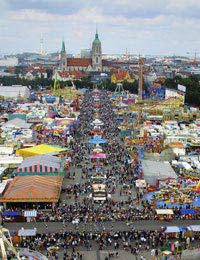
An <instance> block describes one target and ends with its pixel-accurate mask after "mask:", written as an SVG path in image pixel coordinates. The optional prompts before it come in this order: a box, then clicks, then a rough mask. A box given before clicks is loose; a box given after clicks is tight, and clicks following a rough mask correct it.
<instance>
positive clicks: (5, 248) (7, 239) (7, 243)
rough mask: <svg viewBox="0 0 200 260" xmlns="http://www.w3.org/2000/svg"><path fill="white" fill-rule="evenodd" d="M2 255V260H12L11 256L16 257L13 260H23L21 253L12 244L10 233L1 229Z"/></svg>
mask: <svg viewBox="0 0 200 260" xmlns="http://www.w3.org/2000/svg"><path fill="white" fill-rule="evenodd" d="M0 248H1V251H0V255H1V259H2V260H7V259H10V258H8V257H10V254H12V255H14V258H13V259H18V260H21V259H22V258H21V257H20V255H19V252H18V251H17V250H16V249H15V247H14V246H13V243H12V239H11V236H10V232H9V230H8V229H6V228H2V227H1V228H0Z"/></svg>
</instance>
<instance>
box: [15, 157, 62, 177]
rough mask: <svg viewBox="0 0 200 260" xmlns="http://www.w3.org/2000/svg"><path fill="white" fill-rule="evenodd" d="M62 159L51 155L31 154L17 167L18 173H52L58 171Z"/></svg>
mask: <svg viewBox="0 0 200 260" xmlns="http://www.w3.org/2000/svg"><path fill="white" fill-rule="evenodd" d="M61 164H62V159H61V158H58V157H55V156H53V155H47V154H45V155H38V156H31V157H28V158H26V159H24V161H23V162H22V164H21V165H20V166H19V167H18V169H17V172H19V173H36V174H37V173H52V172H54V173H55V172H59V171H60V169H61V167H62V165H61Z"/></svg>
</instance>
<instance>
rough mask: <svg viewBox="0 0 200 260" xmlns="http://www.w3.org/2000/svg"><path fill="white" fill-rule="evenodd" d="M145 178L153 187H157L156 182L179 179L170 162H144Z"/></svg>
mask: <svg viewBox="0 0 200 260" xmlns="http://www.w3.org/2000/svg"><path fill="white" fill-rule="evenodd" d="M142 171H143V178H144V179H145V180H146V182H147V183H148V184H150V185H151V186H155V185H156V180H162V179H167V178H177V175H176V173H175V171H174V169H173V168H172V167H171V165H170V163H169V162H161V161H151V160H142Z"/></svg>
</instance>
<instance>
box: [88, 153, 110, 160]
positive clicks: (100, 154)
mask: <svg viewBox="0 0 200 260" xmlns="http://www.w3.org/2000/svg"><path fill="white" fill-rule="evenodd" d="M90 158H91V159H105V158H106V154H105V153H97V154H92V155H90Z"/></svg>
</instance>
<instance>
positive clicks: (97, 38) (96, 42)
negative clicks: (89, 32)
mask: <svg viewBox="0 0 200 260" xmlns="http://www.w3.org/2000/svg"><path fill="white" fill-rule="evenodd" d="M93 44H94V45H99V44H101V42H100V40H99V36H98V33H97V32H96V34H95V39H94V41H93Z"/></svg>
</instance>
